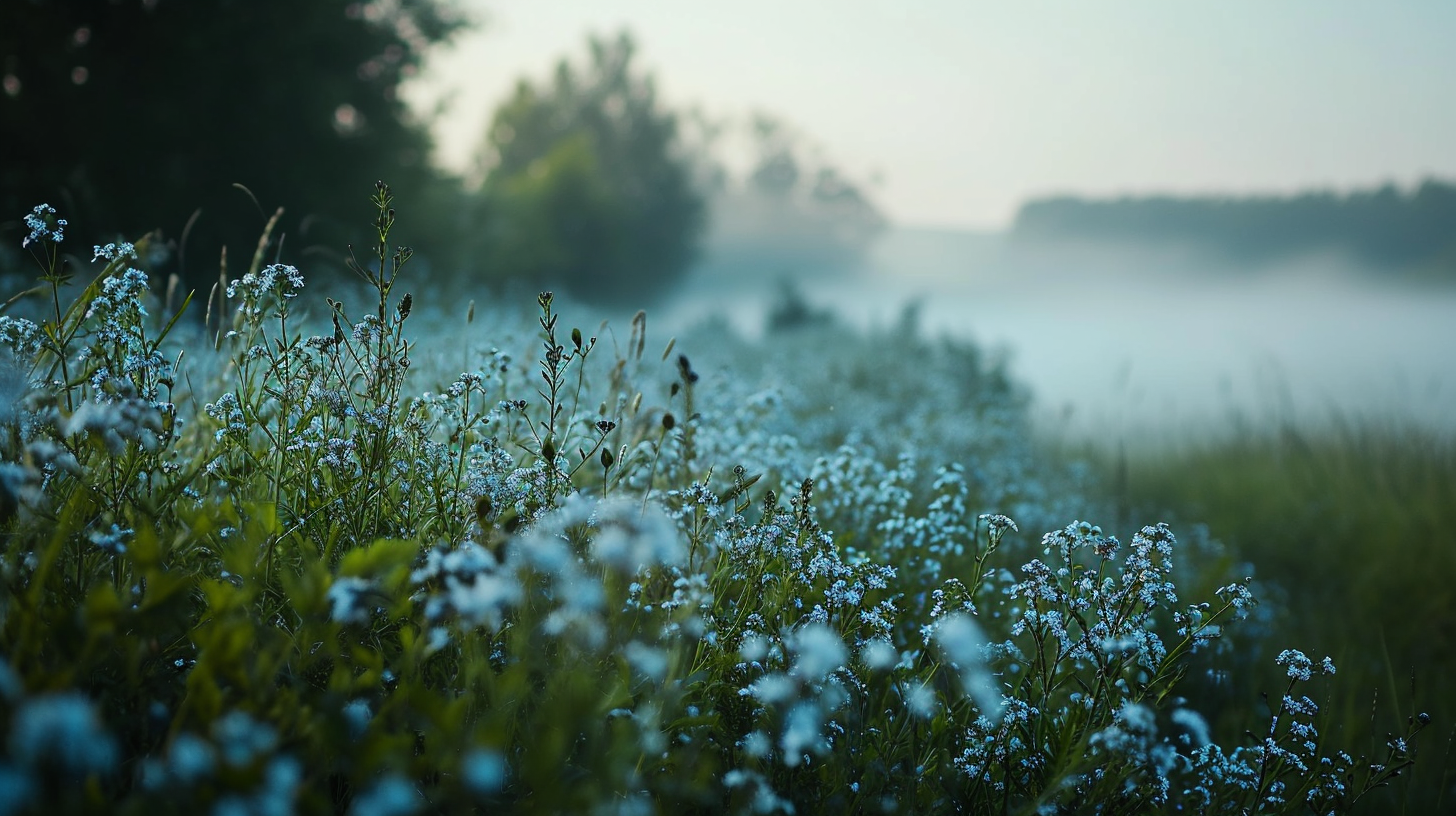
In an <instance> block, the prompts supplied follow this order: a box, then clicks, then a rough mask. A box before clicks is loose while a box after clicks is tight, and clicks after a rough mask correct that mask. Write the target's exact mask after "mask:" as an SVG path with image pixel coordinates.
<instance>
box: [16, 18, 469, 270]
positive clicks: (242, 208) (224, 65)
mask: <svg viewBox="0 0 1456 816" xmlns="http://www.w3.org/2000/svg"><path fill="white" fill-rule="evenodd" d="M462 25H463V21H462V19H461V17H460V16H459V14H458V13H457V12H456V11H455V9H454V8H453V6H452V5H451V4H450V3H448V2H444V1H443V0H418V1H413V2H386V1H385V0H323V1H321V2H310V3H295V2H289V0H254V1H253V2H246V3H238V2H221V1H220V0H211V2H204V1H203V0H194V1H193V2H181V3H177V2H161V3H159V2H156V0H125V1H124V2H107V3H103V2H74V3H73V2H64V3H61V2H7V3H3V4H0V73H3V75H4V79H3V82H4V93H0V143H3V144H4V145H6V151H7V160H6V161H5V162H4V164H3V165H0V208H3V209H0V212H7V213H18V212H22V211H23V209H24V208H26V207H29V206H30V205H31V204H33V203H34V202H36V201H41V200H46V201H58V200H60V202H61V203H63V204H64V208H65V209H66V210H67V211H68V212H69V214H70V215H71V216H72V217H75V218H80V219H84V220H85V221H86V223H88V224H90V225H92V226H93V228H94V229H95V230H96V231H97V233H98V234H107V235H112V236H117V235H141V234H143V233H146V232H148V231H150V230H152V229H155V228H157V227H161V228H163V229H164V230H165V232H166V235H167V237H168V239H169V240H170V241H171V242H174V243H176V244H177V245H178V249H179V250H180V253H181V256H182V259H183V260H184V261H185V260H187V259H189V258H190V259H191V262H190V263H188V264H187V265H186V266H185V267H182V268H180V271H181V272H182V273H183V275H184V277H185V278H186V279H187V281H186V282H187V283H188V284H190V286H191V287H195V288H198V289H200V290H202V291H206V286H207V285H208V283H210V281H211V280H212V279H214V276H215V272H213V271H210V270H211V269H213V268H214V267H212V264H213V263H214V262H215V261H216V259H217V257H218V253H219V250H220V249H221V247H223V246H227V247H229V248H230V250H231V253H232V257H233V259H234V264H235V265H237V266H241V265H243V264H245V263H246V260H247V258H248V257H249V256H250V255H251V254H252V251H253V247H254V245H255V244H256V242H257V236H258V231H259V227H260V226H261V223H262V221H264V220H265V219H266V218H267V217H268V215H270V214H271V211H272V207H273V205H274V204H276V203H282V204H284V205H286V206H287V207H288V217H287V218H286V219H285V220H284V222H283V224H282V226H281V227H280V230H286V231H287V232H288V234H289V236H290V243H291V244H292V245H293V246H294V247H295V248H302V247H303V246H307V245H314V246H319V247H324V248H326V250H327V252H326V255H328V256H333V257H338V255H339V248H340V247H342V246H343V245H344V244H345V242H346V241H353V240H356V236H357V235H358V234H359V231H358V230H356V229H355V228H354V225H352V224H351V223H349V222H348V221H339V220H337V219H336V218H335V214H336V213H341V212H349V211H350V210H351V209H352V208H353V207H355V206H357V204H358V203H359V200H360V199H359V197H358V193H357V192H356V191H357V190H361V189H366V188H367V186H368V184H369V183H370V182H371V181H372V180H373V177H372V176H368V175H363V173H364V172H365V171H362V170H361V169H360V168H366V167H373V168H388V169H389V171H390V173H391V174H392V175H393V176H394V177H395V178H396V179H397V180H398V182H399V186H400V187H401V188H402V189H403V190H405V191H408V192H409V193H410V194H411V195H412V196H414V197H415V199H416V200H418V201H421V202H423V201H425V200H427V194H428V196H429V197H440V198H443V199H445V200H448V199H449V196H450V189H449V184H448V183H446V182H445V181H443V180H441V179H439V178H437V177H436V174H435V172H434V171H433V170H430V169H429V168H428V166H427V163H426V162H427V159H428V153H429V148H430V144H429V139H428V137H427V135H426V133H425V130H424V128H423V127H422V125H421V123H418V122H414V121H411V119H410V118H409V116H408V115H407V112H406V110H405V106H404V102H403V101H402V100H401V99H400V98H399V96H398V95H397V93H396V91H397V89H398V87H399V85H400V83H401V82H402V81H404V80H405V79H406V78H408V77H409V76H411V75H412V74H413V73H414V72H415V71H416V69H417V68H418V66H419V64H420V60H421V59H422V56H423V54H424V52H425V50H426V49H427V48H428V47H429V46H430V45H432V44H436V43H440V42H444V41H447V40H448V39H449V38H450V36H451V35H452V34H453V33H454V32H455V31H457V30H458V29H459V28H460V27H461V26H462ZM235 183H236V184H242V185H245V186H246V187H247V188H248V189H249V190H250V191H251V193H252V194H253V195H255V196H256V201H258V202H262V204H263V205H265V206H267V208H268V210H267V212H261V211H260V210H259V207H258V205H257V204H255V203H254V202H253V201H250V200H249V198H248V194H246V193H243V192H240V191H239V190H236V189H234V188H233V185H234V184H235ZM194 216H195V221H194V220H193V218H194ZM438 218H439V220H438V221H437V220H436V219H435V218H432V219H427V220H426V221H425V226H426V227H427V228H431V229H435V228H436V225H437V224H438V225H439V226H452V225H449V224H446V220H447V219H445V218H444V217H443V216H438ZM300 241H302V242H303V243H299V242H300ZM158 248H159V247H158ZM199 262H200V263H199ZM339 266H340V267H341V266H342V264H339ZM204 270H209V271H206V272H204ZM173 271H177V268H174V270H173Z"/></svg>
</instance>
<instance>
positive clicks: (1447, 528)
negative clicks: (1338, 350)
mask: <svg viewBox="0 0 1456 816" xmlns="http://www.w3.org/2000/svg"><path fill="white" fill-rule="evenodd" d="M1183 439H1184V440H1185V441H1183V442H1182V443H1177V444H1165V445H1163V446H1160V447H1154V448H1152V449H1143V450H1140V451H1135V452H1132V453H1130V454H1128V456H1127V457H1126V461H1125V463H1124V464H1123V469H1124V471H1125V474H1126V476H1125V484H1124V485H1123V486H1122V488H1121V491H1120V492H1121V494H1122V500H1123V501H1124V502H1125V503H1126V504H1127V506H1129V507H1130V508H1131V509H1132V512H1134V513H1153V514H1157V516H1158V517H1159V518H1168V519H1170V520H1172V521H1175V522H1183V523H1187V522H1192V521H1195V520H1196V521H1197V522H1201V523H1204V524H1206V525H1207V526H1208V528H1209V529H1210V530H1213V531H1214V532H1215V534H1216V535H1217V536H1218V537H1219V538H1220V539H1221V540H1222V541H1223V542H1224V543H1225V544H1226V545H1227V548H1228V551H1229V555H1231V556H1232V557H1233V558H1234V559H1235V560H1236V561H1238V562H1242V563H1247V564H1249V565H1251V568H1252V570H1253V571H1255V573H1256V575H1257V578H1258V579H1259V581H1260V582H1261V583H1264V584H1267V585H1270V586H1271V588H1273V589H1275V590H1276V591H1277V593H1278V602H1277V604H1276V606H1277V607H1278V608H1277V610H1276V611H1273V612H1272V616H1271V621H1270V629H1271V631H1272V632H1275V633H1277V634H1278V636H1279V637H1280V638H1282V639H1287V640H1290V641H1293V642H1298V643H1301V644H1305V645H1308V646H1309V647H1311V648H1313V649H1315V650H1316V651H1319V652H1320V653H1322V654H1323V653H1328V654H1330V655H1332V656H1334V657H1335V659H1336V662H1337V663H1338V664H1339V666H1340V672H1341V676H1342V681H1341V683H1340V684H1339V685H1338V686H1337V687H1335V688H1332V689H1331V691H1330V698H1329V702H1328V703H1327V705H1326V711H1327V712H1328V713H1329V714H1330V716H1331V724H1332V725H1335V726H1336V727H1338V728H1339V729H1340V731H1341V732H1343V734H1344V735H1345V739H1346V740H1347V741H1348V742H1349V743H1351V744H1355V745H1361V744H1372V743H1379V742H1381V741H1383V740H1384V739H1385V737H1386V734H1385V732H1386V730H1387V729H1388V727H1389V726H1388V723H1389V721H1390V720H1391V719H1392V718H1402V717H1408V716H1411V714H1412V709H1413V708H1420V709H1422V710H1429V711H1430V712H1431V714H1432V715H1433V716H1434V717H1435V718H1436V722H1437V724H1438V726H1439V729H1440V732H1441V733H1440V734H1439V735H1438V737H1437V739H1435V740H1433V743H1434V744H1433V745H1432V747H1431V749H1430V750H1431V751H1432V752H1433V754H1432V756H1431V757H1430V761H1423V762H1422V763H1421V764H1420V766H1419V767H1417V768H1415V769H1413V770H1412V772H1411V773H1410V776H1409V779H1408V780H1406V782H1404V783H1403V784H1402V785H1401V786H1398V787H1399V790H1398V791H1394V792H1392V793H1399V794H1401V795H1403V796H1404V797H1408V801H1409V802H1410V805H1411V812H1416V813H1421V812H1439V811H1440V809H1441V808H1442V807H1449V806H1450V805H1451V804H1452V803H1453V802H1456V791H1453V790H1452V784H1453V782H1456V755H1453V752H1452V751H1451V739H1452V736H1453V734H1456V730H1453V723H1456V698H1453V692H1456V686H1453V685H1452V683H1451V680H1450V678H1452V677H1456V438H1453V436H1452V435H1451V433H1450V432H1449V431H1439V430H1432V429H1428V428H1422V427H1419V426H1416V425H1412V424H1409V423H1405V422H1402V421H1400V420H1398V419H1395V418H1388V417H1385V418H1382V417H1363V418H1351V417H1341V416H1335V417H1332V418H1330V419H1328V420H1327V421H1324V422H1318V421H1303V422H1298V421H1294V420H1289V419H1274V420H1271V421H1269V422H1266V423H1258V422H1247V421H1246V422H1243V423H1240V430H1239V431H1237V432H1232V433H1227V434H1221V435H1215V434H1209V433H1207V432H1204V433H1202V434H1199V433H1192V434H1188V435H1186V436H1184V437H1183ZM1104 463H1105V466H1106V471H1107V472H1109V473H1110V472H1113V471H1114V470H1115V469H1116V468H1115V463H1113V462H1112V461H1110V460H1107V459H1106V458H1104ZM1266 674H1267V673H1266V672H1264V671H1261V669H1260V667H1259V666H1257V665H1248V666H1244V667H1241V668H1240V670H1239V671H1237V672H1234V673H1231V674H1229V675H1226V676H1225V677H1224V680H1225V682H1226V691H1225V692H1224V693H1226V694H1228V695H1230V696H1232V697H1246V695H1247V694H1249V693H1250V692H1251V691H1255V690H1256V689H1258V688H1259V687H1260V684H1261V683H1264V682H1267V677H1266ZM1372 715H1373V716H1372ZM1386 802H1387V804H1388V805H1390V804H1393V802H1392V799H1390V798H1387V799H1386Z"/></svg>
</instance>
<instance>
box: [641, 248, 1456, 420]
mask: <svg viewBox="0 0 1456 816" xmlns="http://www.w3.org/2000/svg"><path fill="white" fill-rule="evenodd" d="M1392 277H1394V278H1395V279H1394V280H1391V278H1392ZM783 281H791V282H793V283H794V284H795V285H797V286H798V287H799V290H800V293H801V294H802V296H803V298H804V300H805V301H806V302H807V304H808V305H810V306H811V307H816V308H819V309H822V310H827V311H828V312H829V313H831V314H833V315H834V316H835V317H836V318H838V319H841V320H844V321H846V322H848V323H850V324H852V325H857V326H861V327H865V326H871V325H879V326H888V325H892V324H894V323H895V322H897V321H898V320H900V318H901V315H902V313H903V312H904V310H905V309H906V308H913V310H914V312H915V314H916V317H917V320H918V325H919V326H920V328H921V331H923V332H925V333H926V334H927V335H931V336H934V335H937V334H942V333H943V334H946V335H950V336H954V337H958V338H963V339H972V340H975V341H977V342H979V343H981V344H983V345H985V346H986V347H988V348H992V349H997V350H999V351H1000V352H1001V353H1003V354H1005V355H1007V356H1008V358H1009V359H1010V361H1011V370H1012V372H1013V373H1014V375H1015V376H1016V377H1017V378H1018V379H1019V380H1021V381H1022V382H1024V383H1025V384H1026V385H1027V386H1029V387H1030V388H1031V390H1032V392H1033V394H1034V396H1035V400H1036V416H1037V419H1038V421H1039V423H1040V424H1041V426H1042V427H1043V428H1045V429H1046V430H1049V431H1054V432H1068V433H1071V434H1073V435H1075V436H1078V437H1096V436H1098V435H1103V434H1106V435H1110V437H1109V438H1127V437H1129V436H1137V435H1141V434H1149V433H1155V434H1158V435H1174V434H1178V433H1186V432H1199V431H1226V430H1230V429H1231V428H1233V427H1234V426H1235V425H1236V423H1237V422H1240V421H1242V422H1253V423H1255V424H1261V423H1266V422H1269V421H1274V420H1279V419H1293V418H1295V417H1298V418H1300V419H1304V420H1316V421H1322V420H1330V419H1333V418H1336V417H1339V416H1345V417H1354V416H1364V417H1368V418H1386V419H1391V420H1397V421H1409V422H1414V423H1417V424H1419V425H1422V426H1426V427H1433V428H1439V429H1442V430H1445V431H1450V430H1453V429H1456V411H1453V406H1456V352H1453V349H1456V289H1453V288H1452V287H1451V286H1450V285H1449V284H1443V283H1441V282H1439V281H1437V282H1433V281H1429V280H1410V279H1408V278H1400V277H1398V276H1395V275H1393V274H1391V273H1390V272H1389V271H1388V270H1385V269H1379V268H1373V267H1370V266H1369V265H1367V264H1364V263H1361V262H1360V261H1358V260H1355V259H1352V258H1351V257H1349V256H1348V255H1347V254H1345V253H1342V252H1340V251H1338V250H1327V251H1324V252H1319V251H1315V252H1310V253H1308V254H1306V255H1304V256H1301V257H1295V258H1288V259H1279V260H1277V261H1273V262H1264V263H1260V264H1257V265H1255V264H1247V263H1238V262H1234V261H1230V260H1227V259H1223V258H1216V257H1209V256H1208V254H1206V253H1201V252H1199V251H1197V250H1196V249H1195V248H1191V247H1179V246H1176V245H1174V246H1169V245H1166V244H1152V245H1149V244H1143V245H1136V244H1132V243H1130V242H1123V243H1120V244H1115V245H1107V244H1099V243H1095V242H1080V243H1072V244H1067V243H1059V242H1054V241H1047V240H1044V239H1043V240H1038V239H1034V238H1033V239H1024V238H1020V237H1018V236H1015V235H1011V234H1006V233H986V232H969V231H954V230H933V229H916V228H913V227H900V228H892V229H891V230H889V231H888V232H887V233H886V234H884V235H883V236H881V237H879V238H877V239H876V240H875V241H874V242H873V244H872V245H871V247H870V248H869V249H868V251H867V252H866V253H865V254H864V256H863V257H861V258H858V259H856V260H855V261H854V262H851V263H845V262H843V261H838V262H836V261H835V260H833V259H828V260H824V261H821V262H819V264H818V265H817V266H816V265H815V261H813V260H809V261H808V262H804V261H802V260H799V259H795V258H785V259H783V260H781V261H780V262H779V263H778V264H773V263H769V264H762V265H759V266H755V267H751V266H745V265H738V266H736V267H735V266H733V265H732V263H731V261H728V262H724V261H719V260H718V259H717V258H715V257H714V256H713V254H712V253H711V251H710V252H709V255H708V257H707V258H706V259H705V261H704V262H703V264H702V265H701V266H700V267H699V268H697V269H695V270H694V272H693V273H692V274H691V275H690V276H689V278H688V279H687V282H686V283H685V285H684V287H683V290H682V291H680V292H679V293H678V294H677V295H676V297H675V299H674V300H673V301H671V303H670V305H669V306H668V308H667V315H668V316H670V319H671V320H672V321H674V322H690V321H691V319H692V318H694V317H702V316H706V315H710V314H713V313H715V312H723V313H724V314H726V315H727V316H728V318H729V320H730V323H731V324H732V325H734V326H735V327H737V328H738V329H740V330H742V331H746V332H750V333H757V332H759V331H761V330H762V328H763V326H764V320H765V316H766V315H767V313H768V312H769V311H770V310H771V309H772V308H773V306H774V304H775V303H776V302H777V301H778V300H780V299H781V296H782V295H781V291H780V286H779V284H780V283H781V282H783Z"/></svg>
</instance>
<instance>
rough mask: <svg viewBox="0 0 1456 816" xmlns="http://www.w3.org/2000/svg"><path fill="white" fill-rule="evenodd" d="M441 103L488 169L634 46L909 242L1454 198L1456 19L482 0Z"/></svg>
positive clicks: (1180, 6)
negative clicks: (536, 91)
mask: <svg viewBox="0 0 1456 816" xmlns="http://www.w3.org/2000/svg"><path fill="white" fill-rule="evenodd" d="M461 5H462V6H463V7H464V8H465V9H467V10H468V11H469V12H471V13H473V14H475V16H477V17H478V18H480V19H482V20H483V23H484V24H483V25H482V26H481V27H480V28H479V29H478V30H476V31H474V32H471V33H469V34H467V35H465V36H463V37H461V38H459V40H458V41H457V43H456V45H455V47H454V48H452V49H451V50H449V51H447V52H442V53H439V54H437V55H435V56H434V57H432V58H431V60H430V63H429V65H428V66H427V69H426V71H425V73H424V75H423V77H422V78H421V79H420V80H419V81H418V83H417V85H416V86H415V87H413V88H411V89H409V95H410V98H411V99H412V100H414V101H415V102H416V103H417V104H418V105H420V106H422V107H429V106H431V105H432V104H433V101H434V100H437V99H439V98H440V97H441V96H442V95H443V94H446V93H449V94H451V99H452V102H451V106H450V107H449V109H448V110H447V112H446V113H445V115H444V116H443V117H442V118H441V119H440V120H439V122H438V126H437V131H436V135H437V140H438V144H439V148H440V150H439V155H440V159H441V161H442V163H444V164H446V165H447V166H452V167H457V168H458V167H464V166H466V165H467V164H468V163H469V158H470V156H471V155H472V154H473V152H474V150H475V148H476V146H477V145H478V144H479V142H480V138H481V134H482V133H483V132H484V127H485V125H486V123H487V122H488V120H489V115H490V112H491V111H492V110H493V109H494V107H495V106H496V105H497V104H498V103H499V102H500V101H502V100H503V99H504V98H505V97H506V96H507V94H508V93H509V91H510V89H511V88H512V87H513V85H514V84H515V81H516V79H517V78H518V77H520V76H530V77H532V78H535V79H542V78H545V77H547V76H548V75H549V72H550V71H551V69H552V67H553V66H554V65H555V63H556V61H557V60H558V59H560V58H561V57H563V56H570V57H572V58H573V59H576V60H580V59H581V58H582V56H583V55H584V54H585V46H584V43H585V41H586V37H587V35H588V33H590V32H596V33H601V34H611V33H614V32H616V31H618V30H620V29H622V28H627V29H629V30H630V31H631V32H632V33H633V34H634V36H635V37H636V40H637V42H638V46H639V60H640V63H639V64H640V66H641V67H642V68H645V69H648V70H650V71H651V72H652V73H653V74H654V75H655V76H656V78H657V83H658V88H659V91H660V95H661V96H662V98H663V99H664V101H665V102H666V103H667V104H669V105H671V106H675V107H687V106H691V105H696V106H699V107H701V108H702V109H704V110H705V111H707V112H708V113H710V114H712V115H715V116H743V115H745V114H747V113H748V112H749V111H752V110H755V109H762V110H765V111H768V112H771V113H773V114H776V115H778V116H780V117H782V118H784V119H785V120H787V121H788V122H790V123H791V124H793V125H794V126H795V128H796V129H797V130H798V131H800V132H802V133H804V134H805V135H807V136H809V137H811V138H812V141H813V142H814V143H816V144H818V145H820V146H822V148H823V150H824V153H825V155H826V156H828V157H829V158H830V159H831V160H832V161H833V163H835V164H836V165H838V166H840V167H841V168H843V169H844V170H846V171H847V172H848V174H849V175H850V176H851V177H852V178H859V179H866V178H868V177H870V176H871V175H872V174H873V173H875V172H879V173H880V174H882V176H883V182H882V184H881V186H880V187H878V188H877V189H876V191H875V194H874V198H875V200H876V201H877V202H878V203H879V204H880V205H881V207H882V208H883V209H884V210H885V211H886V213H887V214H888V215H889V216H890V217H891V219H892V220H894V221H895V222H897V223H900V224H904V225H922V226H951V227H970V228H993V229H994V228H1000V227H1004V226H1006V225H1007V224H1008V223H1009V222H1010V220H1011V218H1012V217H1013V216H1014V214H1015V212H1016V208H1017V206H1018V205H1019V204H1020V203H1021V202H1022V201H1024V200H1025V199H1027V198H1028V197H1034V196H1040V195H1046V194H1050V193H1076V194H1083V195H1094V196H1104V195H1116V194H1120V193H1150V192H1173V193H1179V192H1288V191H1293V190H1298V189H1303V188H1309V187H1320V188H1335V189H1348V188H1350V187H1352V186H1370V185H1372V184H1376V183H1380V182H1384V181H1395V182H1397V183H1400V184H1410V183H1413V182H1415V181H1417V180H1419V179H1420V178H1423V177H1425V176H1428V175H1436V176H1440V177H1444V178H1447V179H1456V2H1444V1H1443V0H1410V1H1408V2H1389V0H1386V1H1385V2H1373V1H1369V2H1367V1H1366V0H1262V1H1261V0H1225V2H1218V3H1214V2H1192V0H1189V2H1170V1H1169V0H1100V1H1099V2H1057V3H1051V2H1035V1H1034V0H1015V1H1013V0H1000V1H999V2H979V0H960V2H954V1H953V0H919V1H918V2H916V1H915V0H899V1H898V2H881V1H879V0H875V1H873V2H866V1H863V0H776V1H775V0H733V1H732V2H716V3H704V2H689V1H688V0H677V1H676V2H669V1H668V0H619V2H613V3H606V2H600V0H462V2H461Z"/></svg>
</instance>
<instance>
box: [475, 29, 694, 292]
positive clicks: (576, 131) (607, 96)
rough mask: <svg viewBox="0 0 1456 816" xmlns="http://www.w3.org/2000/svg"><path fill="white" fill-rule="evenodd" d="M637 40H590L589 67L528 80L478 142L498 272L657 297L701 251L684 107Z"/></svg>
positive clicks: (564, 65)
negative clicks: (681, 116)
mask: <svg viewBox="0 0 1456 816" xmlns="http://www.w3.org/2000/svg"><path fill="white" fill-rule="evenodd" d="M635 53H636V49H635V46H634V44H633V41H632V39H631V38H630V37H629V36H628V35H627V34H620V35H618V36H617V37H616V38H614V39H601V38H595V37H594V38H592V39H591V40H590V42H589V56H588V60H587V62H586V64H585V65H584V66H580V67H579V66H575V65H573V64H572V63H570V62H569V61H566V60H562V61H561V62H560V63H559V64H558V65H557V67H556V71H555V73H554V75H553V76H552V78H551V79H550V81H549V82H545V83H540V84H537V83H533V82H531V81H529V80H522V81H521V82H520V83H519V84H518V85H517V86H516V90H515V94H514V95H513V96H512V97H511V98H510V99H509V100H508V101H507V102H506V103H505V104H503V105H502V106H501V107H500V108H499V109H498V110H497V111H496V113H495V116H494V119H493V120H492V122H491V125H490V128H489V130H488V131H487V134H486V137H485V142H484V145H483V146H482V149H481V154H480V161H481V163H482V167H483V169H484V170H485V181H484V184H483V188H482V192H483V194H484V201H485V205H484V212H483V214H482V216H481V219H480V221H481V230H482V233H481V243H482V246H483V255H484V257H485V258H486V263H487V266H488V267H489V270H490V272H491V274H492V275H493V276H496V277H509V278H524V279H527V280H530V281H533V282H535V283H538V284H540V285H543V286H548V285H549V286H561V287H563V288H565V289H566V290H567V291H570V292H572V293H574V294H577V295H579V296H581V297H583V298H586V299H590V300H593V301H597V302H614V301H615V302H629V301H637V300H640V299H644V298H650V297H652V296H653V295H657V294H660V293H661V292H662V291H663V289H664V287H665V286H667V285H668V284H670V283H672V282H673V281H675V280H676V279H677V278H679V277H680V276H681V275H682V274H683V273H684V272H686V270H687V268H688V266H689V265H690V264H691V263H692V261H693V259H694V256H695V254H696V251H697V246H698V238H699V234H700V232H701V229H702V224H703V213H704V205H703V199H702V194H701V192H700V191H699V190H698V189H696V187H695V185H694V179H693V166H692V161H691V158H690V157H689V156H688V155H687V153H686V151H685V149H684V148H683V145H682V141H681V139H680V138H679V132H678V131H679V122H678V116H677V114H675V113H673V112H672V111H669V110H667V109H665V108H664V107H663V106H662V105H660V104H659V102H658V99H657V92H656V88H655V86H654V83H653V81H652V78H651V77H650V76H648V75H645V74H642V73H640V72H638V71H636V70H635V66H634V64H633V58H634V55H635Z"/></svg>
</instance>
